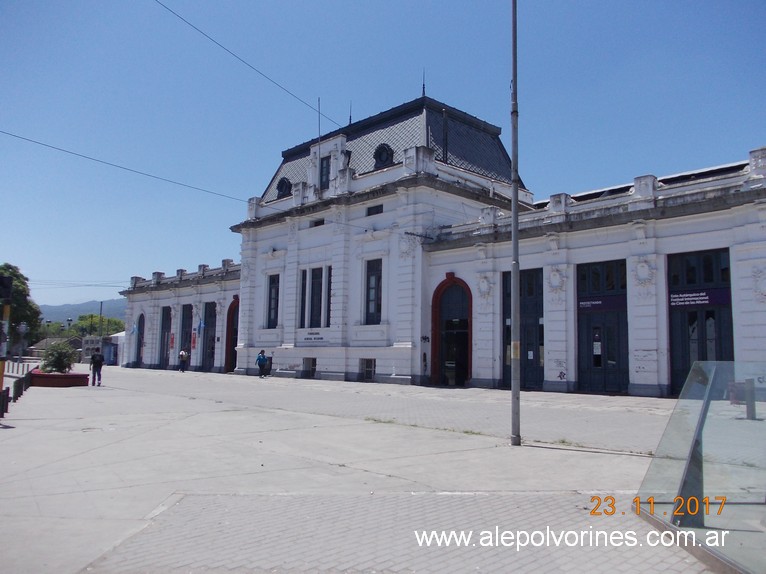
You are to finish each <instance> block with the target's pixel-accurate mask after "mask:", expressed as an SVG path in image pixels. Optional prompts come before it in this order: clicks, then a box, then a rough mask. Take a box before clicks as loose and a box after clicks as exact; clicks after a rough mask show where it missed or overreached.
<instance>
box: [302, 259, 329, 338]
mask: <svg viewBox="0 0 766 574" xmlns="http://www.w3.org/2000/svg"><path fill="white" fill-rule="evenodd" d="M300 281H301V285H300V288H301V291H300V293H301V300H300V317H299V318H298V326H299V328H301V329H305V328H309V329H317V328H320V327H329V326H330V294H331V287H332V267H330V266H326V267H313V268H311V269H302V270H301V279H300Z"/></svg>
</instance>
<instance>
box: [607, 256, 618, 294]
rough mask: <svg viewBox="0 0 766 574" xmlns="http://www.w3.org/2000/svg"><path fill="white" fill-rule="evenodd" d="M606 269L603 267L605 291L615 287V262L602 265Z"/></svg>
mask: <svg viewBox="0 0 766 574" xmlns="http://www.w3.org/2000/svg"><path fill="white" fill-rule="evenodd" d="M604 267H605V268H606V269H604V271H605V274H604V289H605V290H606V291H614V288H615V279H616V278H615V276H614V272H615V264H614V263H607V264H606V265H604Z"/></svg>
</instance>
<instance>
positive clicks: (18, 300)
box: [0, 263, 42, 348]
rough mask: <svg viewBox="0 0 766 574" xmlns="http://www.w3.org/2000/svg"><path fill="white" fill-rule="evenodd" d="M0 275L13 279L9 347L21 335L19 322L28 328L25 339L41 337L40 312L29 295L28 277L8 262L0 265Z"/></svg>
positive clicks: (19, 338) (15, 342) (17, 340)
mask: <svg viewBox="0 0 766 574" xmlns="http://www.w3.org/2000/svg"><path fill="white" fill-rule="evenodd" d="M0 275H5V276H6V277H11V278H12V279H13V292H12V293H11V320H10V322H11V325H10V331H11V332H10V337H11V348H12V347H13V346H15V345H16V344H17V343H18V342H19V341H20V340H21V335H20V334H19V332H18V327H19V325H20V324H21V323H26V324H27V328H28V329H29V330H28V332H27V334H26V336H25V337H26V340H27V341H31V342H37V341H38V340H39V339H40V338H41V326H42V313H41V312H40V307H38V306H37V303H35V302H34V301H33V300H32V299H31V298H30V296H29V284H28V282H29V279H28V278H27V277H26V276H25V275H24V274H23V273H22V272H21V270H20V269H19V268H18V267H16V266H15V265H11V264H10V263H3V264H2V265H0Z"/></svg>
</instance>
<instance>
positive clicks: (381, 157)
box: [373, 144, 394, 169]
mask: <svg viewBox="0 0 766 574" xmlns="http://www.w3.org/2000/svg"><path fill="white" fill-rule="evenodd" d="M373 157H374V158H375V169H381V168H384V167H388V166H389V165H393V164H394V150H392V149H391V146H390V145H388V144H380V145H379V146H378V147H377V149H376V150H375V155H374V156H373Z"/></svg>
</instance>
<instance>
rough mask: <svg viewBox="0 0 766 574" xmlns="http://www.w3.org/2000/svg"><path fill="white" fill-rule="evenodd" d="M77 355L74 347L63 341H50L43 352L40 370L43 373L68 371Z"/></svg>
mask: <svg viewBox="0 0 766 574" xmlns="http://www.w3.org/2000/svg"><path fill="white" fill-rule="evenodd" d="M78 357H79V355H78V353H77V351H76V350H75V349H73V348H72V347H70V346H69V345H67V344H66V343H63V342H58V343H51V344H50V345H49V346H48V348H47V349H45V353H44V354H43V363H42V365H41V366H40V370H42V372H43V373H68V372H69V371H71V370H72V365H74V364H75V363H76V362H77V359H78Z"/></svg>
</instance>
